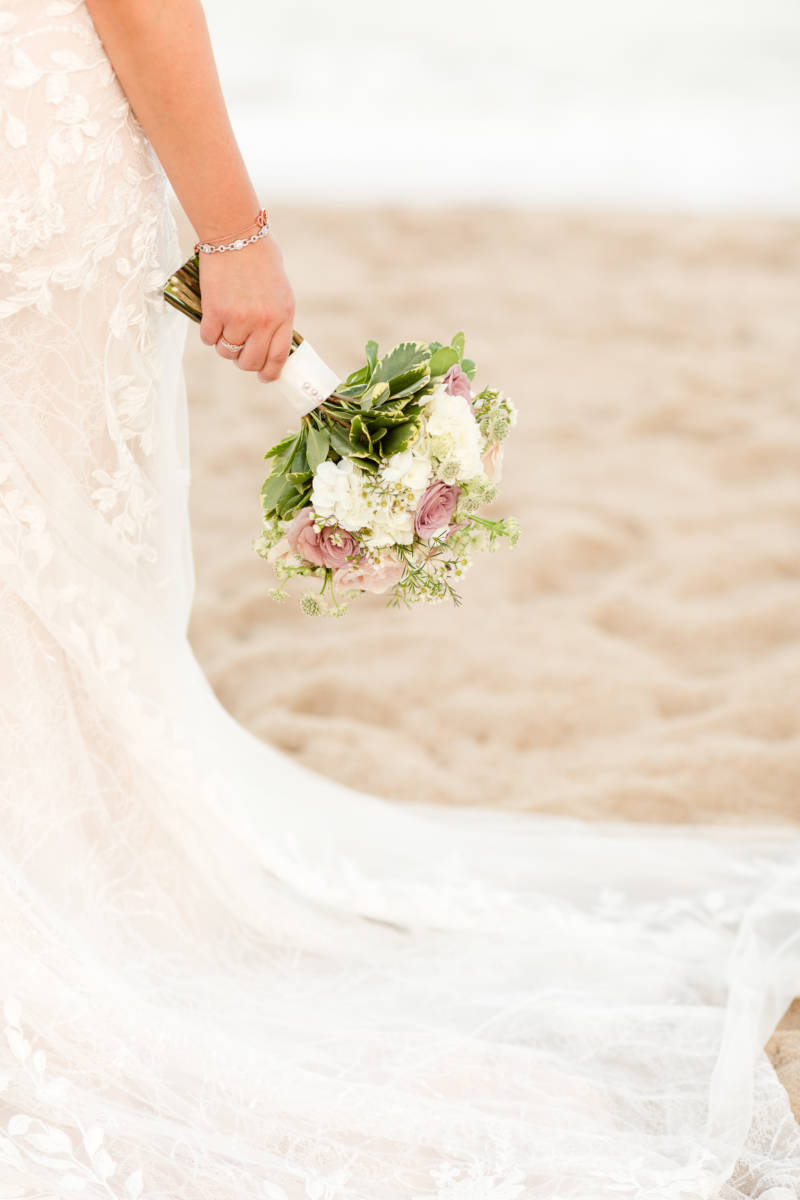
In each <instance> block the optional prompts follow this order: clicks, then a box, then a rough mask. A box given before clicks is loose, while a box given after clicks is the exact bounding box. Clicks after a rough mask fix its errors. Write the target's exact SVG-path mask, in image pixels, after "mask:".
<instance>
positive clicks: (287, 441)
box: [264, 433, 297, 458]
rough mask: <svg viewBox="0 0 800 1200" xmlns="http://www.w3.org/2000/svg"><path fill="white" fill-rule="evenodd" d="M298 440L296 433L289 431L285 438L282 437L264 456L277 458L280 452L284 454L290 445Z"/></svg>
mask: <svg viewBox="0 0 800 1200" xmlns="http://www.w3.org/2000/svg"><path fill="white" fill-rule="evenodd" d="M296 440H297V434H296V433H288V434H287V435H286V437H285V438H281V440H280V441H279V442H276V443H275V445H274V446H272V447H271V448H270V449H269V450H268V451H267V453H266V454H265V455H264V458H277V457H278V456H279V455H280V454H283V452H284V451H285V450H286V449H288V447H289V446H291V445H292V443H293V442H294V441H296Z"/></svg>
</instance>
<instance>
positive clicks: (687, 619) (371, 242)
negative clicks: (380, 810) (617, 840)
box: [181, 206, 800, 1114]
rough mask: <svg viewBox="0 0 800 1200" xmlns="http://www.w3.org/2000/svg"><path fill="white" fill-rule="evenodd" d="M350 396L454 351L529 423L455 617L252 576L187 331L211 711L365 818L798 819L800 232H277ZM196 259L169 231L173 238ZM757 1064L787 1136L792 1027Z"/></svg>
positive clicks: (219, 365)
mask: <svg viewBox="0 0 800 1200" xmlns="http://www.w3.org/2000/svg"><path fill="white" fill-rule="evenodd" d="M272 221H273V232H274V235H275V237H276V238H277V239H278V242H279V244H280V246H281V249H282V251H283V254H284V258H285V262H286V266H287V270H288V273H289V277H290V279H291V281H292V286H293V288H294V292H295V296H296V299H297V312H296V319H295V327H296V328H297V329H299V330H300V332H301V333H302V334H303V335H304V336H306V337H308V338H309V340H310V341H311V343H312V344H313V346H314V347H315V349H316V350H317V351H318V352H319V353H320V354H321V355H322V357H323V358H324V359H326V361H327V362H328V363H329V364H330V365H331V366H332V367H333V368H334V369H335V370H337V371H339V372H340V373H341V375H342V376H344V375H345V374H347V373H348V372H349V371H351V370H352V369H354V367H355V366H357V365H359V364H360V362H361V361H362V356H363V346H364V342H365V341H366V340H367V339H368V338H369V337H374V338H376V339H377V340H378V341H379V343H380V346H381V350H386V349H389V348H390V347H391V346H392V345H393V344H394V343H395V342H398V341H401V340H403V339H407V338H419V339H421V340H433V339H438V340H439V341H444V342H446V341H449V340H450V338H451V337H452V335H453V334H454V333H455V332H456V331H457V330H459V329H464V330H465V331H466V334H467V352H468V353H469V354H470V355H471V357H473V358H474V359H475V360H476V361H477V363H478V374H477V377H476V382H477V383H478V384H479V385H483V384H486V383H491V384H494V385H497V386H502V387H503V388H504V389H505V390H506V391H508V392H509V393H510V394H511V395H512V396H513V397H514V398H515V400H516V402H517V404H518V406H519V409H520V422H519V426H518V429H517V430H516V433H515V436H514V437H513V439H512V440H511V442H510V443H509V444H508V447H507V452H506V472H505V479H504V482H503V488H502V493H501V496H500V498H499V499H498V501H497V502H496V503H495V505H494V506H493V507H494V510H495V511H496V512H497V513H498V514H500V513H508V514H512V513H513V514H516V515H517V516H518V517H519V519H520V522H521V524H522V527H523V536H522V539H521V541H520V545H519V547H518V549H517V550H516V551H513V552H509V551H502V552H501V553H499V554H497V555H493V556H488V555H487V556H484V557H483V558H482V559H481V560H479V561H478V562H477V563H476V565H475V567H474V568H473V570H472V572H471V573H470V574H469V575H467V576H466V577H465V579H464V581H463V588H462V592H463V598H464V603H463V607H461V608H458V609H454V608H453V607H452V606H450V605H437V606H434V607H431V608H418V609H416V610H414V611H411V612H401V611H385V607H384V601H383V600H382V599H381V598H371V599H369V600H367V601H365V602H362V603H360V604H359V605H357V606H354V608H353V609H352V610H351V613H350V614H349V615H348V616H347V617H345V618H344V619H342V620H325V621H314V620H312V619H309V618H307V617H305V616H303V615H302V614H301V613H300V612H299V610H298V609H297V608H296V607H295V606H293V605H277V604H274V603H273V602H272V601H270V600H269V599H268V598H267V596H266V589H267V587H268V586H270V585H271V583H272V579H271V578H270V577H269V572H268V569H267V568H266V564H264V563H263V562H262V560H261V559H259V558H258V557H257V556H256V555H255V553H254V552H253V551H252V550H251V549H250V543H251V541H252V539H253V537H254V536H255V535H256V534H257V533H258V530H259V525H260V511H259V488H260V485H261V482H262V479H263V477H264V474H265V464H264V463H263V461H262V454H263V451H264V450H265V449H266V448H267V447H268V446H270V445H271V444H272V443H273V442H274V441H275V440H276V439H277V437H278V436H279V435H281V434H282V433H283V432H284V431H285V430H286V429H287V428H288V427H289V426H291V425H292V424H293V418H292V414H291V411H290V410H289V408H288V406H287V405H286V404H285V402H284V401H283V400H282V399H281V398H280V397H279V396H276V395H274V393H273V391H272V389H270V388H269V387H266V386H265V385H263V384H259V383H258V381H257V380H256V378H255V377H254V376H252V375H246V374H245V373H243V372H241V371H239V370H237V369H236V368H235V367H232V366H231V365H230V364H228V363H226V362H223V361H222V360H221V359H219V357H218V356H217V355H216V354H215V353H214V352H213V351H212V350H209V349H207V348H206V347H204V346H202V344H201V343H200V341H199V338H198V336H197V331H196V328H194V327H192V328H191V329H190V331H189V339H188V347H187V356H186V374H187V385H188V393H189V404H190V421H191V449H192V500H191V515H192V522H193V536H194V553H195V563H196V572H197V590H196V603H195V607H194V613H193V619H192V624H191V630H190V635H191V640H192V644H193V646H194V648H195V650H196V653H197V655H198V657H199V660H200V662H201V664H202V666H203V667H204V669H205V671H206V672H207V674H208V676H209V678H210V680H211V682H212V684H213V686H214V688H215V689H216V691H217V694H218V695H219V697H220V699H221V701H222V702H223V704H224V705H225V706H226V707H227V708H228V709H229V710H230V712H231V713H233V715H234V716H235V717H236V718H237V719H238V720H240V721H241V722H242V723H243V724H244V725H246V726H247V727H248V728H250V729H251V730H252V731H253V732H254V733H256V734H257V735H259V736H260V737H262V738H264V739H266V740H269V741H271V742H272V743H274V744H275V745H276V746H278V747H280V748H281V749H283V750H285V751H287V752H288V753H289V754H291V755H293V756H294V757H296V758H297V759H298V760H299V761H300V762H302V763H304V764H305V765H307V766H309V767H312V768H314V769H316V770H318V771H321V772H323V773H325V774H327V775H330V776H332V777H334V778H336V779H339V780H341V781H342V782H344V783H347V784H351V785H353V786H356V787H359V788H361V789H362V790H367V791H372V792H375V793H378V794H380V795H383V796H388V797H393V798H396V799H398V800H400V801H402V800H403V799H415V800H420V799H428V800H431V801H435V802H438V803H452V804H485V803H492V804H496V805H498V806H501V805H503V806H508V807H512V808H517V809H530V810H535V811H546V812H555V813H562V814H569V815H574V816H578V817H583V818H590V819H591V818H609V817H623V818H629V819H632V820H638V821H670V822H671V821H721V822H724V821H741V820H760V821H765V820H787V819H788V820H792V821H800V538H799V537H798V527H799V526H798V522H799V521H800V320H799V319H798V318H799V317H800V224H798V223H797V222H794V223H792V222H782V221H777V220H766V219H743V218H725V219H722V218H720V219H709V218H702V219H701V218H691V217H655V216H647V217H645V216H623V215H616V216H590V215H577V214H575V215H568V214H566V215H565V214H557V213H553V214H548V213H528V212H524V211H515V210H503V209H492V208H474V209H470V208H460V209H441V208H439V209H433V208H432V209H421V208H419V209H410V208H403V209H400V208H397V209H391V208H382V209H374V208H364V209H363V210H357V209H353V208H346V209H321V208H312V207H302V206H301V207H297V206H293V207H292V208H291V209H290V208H288V207H286V208H284V209H281V210H280V211H275V212H274V213H273V214H272ZM181 236H182V244H183V245H184V246H185V247H186V251H187V254H188V252H189V246H190V242H191V235H190V233H189V231H188V228H187V226H186V224H185V222H183V221H181ZM768 1050H769V1053H770V1055H771V1057H772V1060H773V1062H774V1063H775V1066H776V1069H777V1070H778V1072H779V1074H780V1076H781V1078H782V1080H783V1082H784V1084H785V1085H786V1087H787V1089H788V1090H789V1092H790V1095H791V1096H792V1099H793V1103H794V1105H795V1111H796V1113H798V1114H800V1008H799V1007H798V1006H797V1005H796V1006H795V1007H794V1008H793V1010H792V1011H790V1013H789V1014H787V1016H786V1017H785V1018H784V1020H783V1021H782V1023H781V1026H780V1027H779V1029H778V1030H777V1031H776V1033H775V1035H774V1036H773V1038H772V1039H771V1040H770V1043H769V1045H768Z"/></svg>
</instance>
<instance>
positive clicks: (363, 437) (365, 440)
mask: <svg viewBox="0 0 800 1200" xmlns="http://www.w3.org/2000/svg"><path fill="white" fill-rule="evenodd" d="M350 440H351V442H356V443H357V444H358V446H359V447H360V448H362V449H363V448H366V449H368V450H371V449H372V438H371V437H370V435H369V430H368V429H367V426H366V423H365V422H364V421H363V420H362V418H361V417H353V423H352V425H351V426H350Z"/></svg>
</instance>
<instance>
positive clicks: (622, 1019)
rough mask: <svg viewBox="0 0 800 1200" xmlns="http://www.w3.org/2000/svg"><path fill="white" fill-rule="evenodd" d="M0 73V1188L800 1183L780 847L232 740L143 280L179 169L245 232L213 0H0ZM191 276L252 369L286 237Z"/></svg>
mask: <svg viewBox="0 0 800 1200" xmlns="http://www.w3.org/2000/svg"><path fill="white" fill-rule="evenodd" d="M241 35H242V36H243V37H246V36H247V31H246V30H242V31H241ZM0 65H1V67H2V73H1V74H0V79H2V81H3V82H2V84H1V85H0V89H1V90H0V104H1V107H0V146H1V147H2V149H1V150H0V154H1V155H2V199H1V200H0V316H1V317H2V323H1V324H0V361H1V362H2V373H1V374H0V636H1V638H2V659H1V660H0V661H2V689H1V690H0V751H1V756H0V762H1V764H2V765H1V766H0V771H1V772H2V776H1V789H2V790H1V791H0V811H1V812H2V838H1V839H0V906H1V915H0V971H1V974H0V993H2V1002H3V1013H4V1018H3V1021H2V1027H3V1029H2V1043H1V1044H2V1049H0V1112H1V1113H2V1120H1V1121H0V1196H2V1197H25V1198H27V1200H34V1198H36V1200H45V1198H48V1200H53V1198H56V1197H58V1198H59V1200H61V1198H63V1197H68V1196H70V1197H71V1196H73V1195H80V1196H83V1197H85V1198H86V1200H101V1198H107V1197H118V1198H119V1200H138V1198H142V1200H257V1198H260V1200H301V1198H307V1200H516V1198H517V1197H520V1198H524V1200H529V1198H530V1200H600V1198H602V1197H611V1198H613V1200H639V1198H641V1200H645V1198H646V1200H694V1198H698V1197H717V1198H719V1200H742V1198H743V1197H760V1198H761V1200H767V1198H769V1200H792V1198H794V1197H796V1196H798V1195H800V1190H799V1189H800V1131H799V1130H798V1128H797V1126H796V1124H795V1122H794V1120H793V1117H792V1115H791V1111H790V1109H789V1105H788V1100H787V1097H786V1095H785V1093H784V1092H783V1090H782V1088H781V1087H780V1086H779V1084H778V1082H777V1080H776V1077H775V1075H774V1073H773V1072H772V1069H771V1068H770V1066H769V1063H768V1061H767V1060H766V1058H765V1056H764V1054H763V1053H762V1051H761V1046H762V1045H763V1043H764V1041H765V1040H766V1038H767V1036H768V1035H769V1033H770V1032H771V1030H772V1028H773V1027H774V1025H775V1023H776V1021H777V1019H778V1018H779V1016H780V1015H781V1013H782V1012H783V1010H784V1009H785V1007H786V1006H787V1004H788V1002H789V1000H790V999H791V997H792V995H793V994H794V992H795V991H796V990H798V987H799V986H800V967H799V965H798V964H800V933H799V932H798V931H799V930H800V924H799V922H800V881H799V880H798V871H799V869H800V868H799V867H798V863H800V858H799V857H798V856H799V855H800V837H798V835H797V833H796V832H793V831H792V830H791V829H788V828H785V829H781V828H776V827H775V826H773V827H771V828H764V829H760V828H754V827H740V828H736V827H732V826H726V827H720V828H710V827H694V828H684V829H677V828H666V827H665V828H658V827H654V826H648V827H636V826H635V825H627V824H622V823H620V824H614V823H605V824H599V823H598V824H588V823H583V822H580V821H577V820H567V819H559V818H557V817H544V816H533V815H531V814H525V813H509V812H503V811H501V810H500V809H498V808H492V807H491V802H492V800H493V799H496V798H494V797H492V796H487V797H486V806H485V807H483V808H469V809H466V808H464V809H456V808H452V807H449V808H448V807H445V806H437V805H432V804H431V805H428V804H424V803H422V802H417V803H406V804H400V803H397V802H396V803H392V802H389V801H386V800H381V799H378V798H375V797H372V796H369V795H367V794H362V793H359V792H355V791H351V790H349V789H347V788H344V787H342V786H339V785H337V784H335V783H333V782H331V781H328V780H326V779H324V778H321V777H319V776H317V775H315V774H313V773H311V772H309V771H307V770H305V769H303V768H301V767H299V766H298V765H296V764H295V763H294V762H293V761H292V760H291V759H289V758H286V757H284V756H283V755H282V754H280V753H278V752H277V751H276V750H273V749H272V748H271V747H269V746H267V745H265V744H263V743H262V742H260V741H259V740H257V739H256V738H254V737H253V736H251V735H250V734H249V733H247V732H246V731H245V730H243V729H242V728H241V727H240V726H239V725H237V724H236V723H235V722H234V720H233V719H232V718H231V717H230V716H229V715H228V714H227V713H226V712H225V711H224V710H223V708H222V707H221V706H220V705H219V703H218V702H217V700H216V698H215V697H214V695H213V693H212V691H211V689H210V687H209V685H208V684H207V682H206V680H205V678H204V676H203V674H202V672H201V671H200V669H199V667H198V665H197V663H196V662H195V660H194V658H193V656H192V653H191V650H190V648H189V645H188V642H187V639H186V626H187V619H188V614H189V607H190V604H191V600H192V591H193V573H192V558H191V548H190V531H189V526H188V520H187V490H188V483H189V470H188V456H187V425H186V404H185V394H184V385H183V379H182V375H181V352H182V342H183V336H184V334H185V330H186V322H185V321H184V319H183V318H182V317H181V316H179V315H178V314H177V313H175V312H174V311H173V310H171V309H169V308H168V307H167V306H165V304H164V301H163V298H162V295H161V288H162V286H163V283H164V280H165V279H166V278H167V276H168V275H169V274H170V273H171V272H172V271H173V270H174V269H175V268H176V267H177V266H178V265H179V262H180V254H179V249H178V244H177V239H176V234H175V227H174V223H173V218H172V216H171V214H170V210H169V206H168V195H167V185H166V177H167V176H168V178H169V179H170V180H171V182H172V184H173V186H174V189H175V191H176V193H177V195H178V197H179V199H180V201H181V203H182V205H183V207H184V208H185V210H186V212H187V214H188V216H189V218H190V220H191V222H192V224H193V226H194V228H195V230H196V231H197V235H198V237H199V238H200V239H201V240H203V241H206V242H209V243H211V244H218V243H219V242H227V241H229V240H231V239H236V238H239V237H242V238H244V237H250V236H251V234H252V233H253V232H254V231H257V230H258V223H257V222H256V213H257V212H258V211H259V207H260V201H259V198H258V197H257V196H256V194H255V192H254V190H253V187H252V184H251V182H250V179H249V177H248V174H247V172H246V170H245V167H244V165H243V163H242V161H241V158H240V155H239V152H238V150H237V147H236V144H235V141H234V139H233V137H232V134H231V130H230V126H229V124H228V119H227V116H226V111H225V107H224V103H223V100H222V97H221V94H220V90H219V85H218V82H217V76H216V73H215V69H214V65H213V59H212V54H211V49H210V47H209V43H208V36H207V32H206V26H205V23H204V19H203V15H202V9H201V6H200V3H199V0H172V2H171V3H169V4H164V3H162V2H159V0H87V2H86V3H85V4H84V3H83V2H82V0H10V6H9V0H6V4H5V6H4V8H3V9H2V11H0ZM134 113H135V115H134ZM264 137H265V138H266V139H268V138H269V128H268V126H267V125H266V124H265V129H264ZM276 169H277V168H276ZM201 270H202V287H203V296H204V302H205V315H204V319H203V324H202V327H201V336H202V338H203V341H204V342H205V343H206V344H207V345H208V346H209V347H211V346H213V347H215V350H216V353H217V354H219V355H221V356H222V357H224V358H230V359H231V360H232V368H231V369H233V367H234V366H235V367H238V368H240V369H242V370H245V371H251V372H253V373H255V374H256V375H257V376H258V378H259V379H260V380H264V381H266V380H274V379H275V378H276V377H277V376H278V375H279V373H280V371H281V368H282V366H283V364H284V362H285V361H286V357H287V353H288V349H289V342H290V336H291V329H292V321H293V316H294V308H293V303H294V302H293V296H292V291H291V288H290V285H289V283H288V281H287V279H286V275H285V273H284V270H283V264H282V258H281V254H280V251H279V249H278V246H277V244H276V242H275V240H274V238H273V237H272V236H259V237H257V238H256V239H255V240H253V241H251V242H249V244H248V245H247V246H245V247H243V248H242V249H241V250H237V251H232V252H230V253H223V254H207V253H204V254H201ZM231 419H232V420H235V415H234V414H231Z"/></svg>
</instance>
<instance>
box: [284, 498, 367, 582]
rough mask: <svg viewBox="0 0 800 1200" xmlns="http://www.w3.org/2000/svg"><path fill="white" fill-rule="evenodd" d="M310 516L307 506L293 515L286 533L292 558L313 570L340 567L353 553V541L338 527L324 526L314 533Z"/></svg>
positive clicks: (312, 517)
mask: <svg viewBox="0 0 800 1200" xmlns="http://www.w3.org/2000/svg"><path fill="white" fill-rule="evenodd" d="M314 516H315V513H314V509H313V508H312V507H311V506H310V505H309V506H308V507H307V508H301V509H300V512H299V513H296V514H295V517H294V519H293V521H292V523H291V525H290V526H289V528H288V529H287V530H286V539H287V541H288V543H289V545H290V546H291V548H292V550H294V552H295V554H299V555H300V557H301V558H304V559H305V560H306V562H310V563H314V565H315V566H317V567H333V568H334V569H335V568H337V567H344V566H345V565H346V564H347V561H348V559H349V558H350V557H352V555H354V554H355V553H356V549H357V547H356V540H355V538H354V537H353V535H352V533H349V532H348V531H347V530H346V529H341V528H340V527H339V526H338V525H324V526H323V527H322V529H315V528H314Z"/></svg>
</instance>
